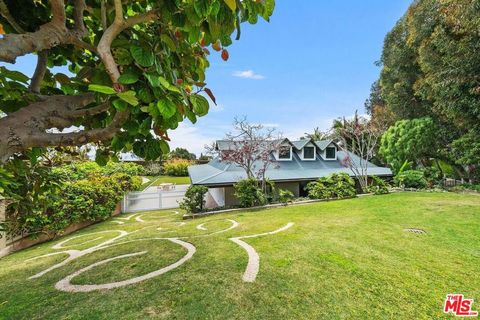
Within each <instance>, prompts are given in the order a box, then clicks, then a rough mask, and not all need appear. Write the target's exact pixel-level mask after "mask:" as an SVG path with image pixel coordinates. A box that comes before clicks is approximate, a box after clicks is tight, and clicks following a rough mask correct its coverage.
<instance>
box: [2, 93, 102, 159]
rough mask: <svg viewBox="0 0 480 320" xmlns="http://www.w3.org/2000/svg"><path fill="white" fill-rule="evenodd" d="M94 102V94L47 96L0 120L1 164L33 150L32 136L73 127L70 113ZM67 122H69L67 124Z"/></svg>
mask: <svg viewBox="0 0 480 320" xmlns="http://www.w3.org/2000/svg"><path fill="white" fill-rule="evenodd" d="M92 102H95V96H94V94H93V93H86V94H82V95H77V96H50V97H47V98H45V99H44V100H41V101H38V102H35V103H32V104H30V105H28V106H26V107H24V108H21V109H20V110H18V111H16V112H13V113H10V114H9V115H8V116H6V117H4V118H1V119H0V161H2V160H5V159H6V158H8V157H9V156H10V155H12V154H13V153H15V152H20V151H24V150H26V149H28V148H31V147H35V146H36V145H35V144H34V143H33V141H34V138H35V136H37V135H39V134H41V133H45V131H46V130H47V129H50V128H52V127H56V126H58V127H67V126H71V125H73V121H74V118H73V117H72V115H71V113H72V112H73V111H75V110H78V109H80V108H83V107H85V106H87V105H89V104H90V103H92ZM67 121H69V122H67Z"/></svg>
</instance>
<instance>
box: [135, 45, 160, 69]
mask: <svg viewBox="0 0 480 320" xmlns="http://www.w3.org/2000/svg"><path fill="white" fill-rule="evenodd" d="M130 52H131V53H132V57H133V59H135V61H136V62H137V63H138V64H139V65H141V66H142V67H151V66H152V65H153V62H154V61H155V56H154V55H153V52H151V51H147V50H144V49H143V48H142V47H139V46H131V47H130Z"/></svg>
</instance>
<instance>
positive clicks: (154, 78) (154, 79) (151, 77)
mask: <svg viewBox="0 0 480 320" xmlns="http://www.w3.org/2000/svg"><path fill="white" fill-rule="evenodd" d="M144 76H145V78H147V80H148V82H149V83H150V85H151V86H152V87H161V86H162V85H161V84H160V79H159V77H158V75H156V74H152V73H145V74H144ZM164 80H165V79H164ZM165 81H166V80H165Z"/></svg>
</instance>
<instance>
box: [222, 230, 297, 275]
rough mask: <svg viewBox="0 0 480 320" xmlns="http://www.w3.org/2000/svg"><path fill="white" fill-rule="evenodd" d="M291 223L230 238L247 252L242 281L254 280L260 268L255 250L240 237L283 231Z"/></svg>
mask: <svg viewBox="0 0 480 320" xmlns="http://www.w3.org/2000/svg"><path fill="white" fill-rule="evenodd" d="M293 225H294V223H293V222H289V223H287V224H286V225H285V226H283V227H281V228H280V229H277V230H275V231H271V232H265V233H259V234H253V235H249V236H242V237H235V238H230V240H231V241H233V242H235V243H236V244H238V245H239V246H241V247H242V248H243V249H245V251H247V254H248V263H247V267H246V268H245V272H244V273H243V277H242V280H243V281H244V282H254V281H255V279H256V278H257V274H258V271H259V270H260V257H259V255H258V253H257V251H255V249H254V248H253V247H252V246H251V245H249V244H248V243H246V242H245V241H242V240H240V239H248V238H256V237H262V236H267V235H272V234H275V233H279V232H282V231H285V230H287V229H288V228H290V227H291V226H293Z"/></svg>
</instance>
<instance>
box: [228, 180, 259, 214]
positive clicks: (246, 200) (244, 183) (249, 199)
mask: <svg viewBox="0 0 480 320" xmlns="http://www.w3.org/2000/svg"><path fill="white" fill-rule="evenodd" d="M233 187H234V188H235V197H237V199H238V202H239V203H240V206H241V207H243V208H248V207H253V206H256V205H263V204H265V203H266V202H267V199H266V197H265V194H264V193H263V192H262V190H261V188H260V187H259V185H258V181H257V180H255V179H253V178H249V179H243V180H240V181H238V182H237V183H236V184H235V185H234V186H233Z"/></svg>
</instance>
